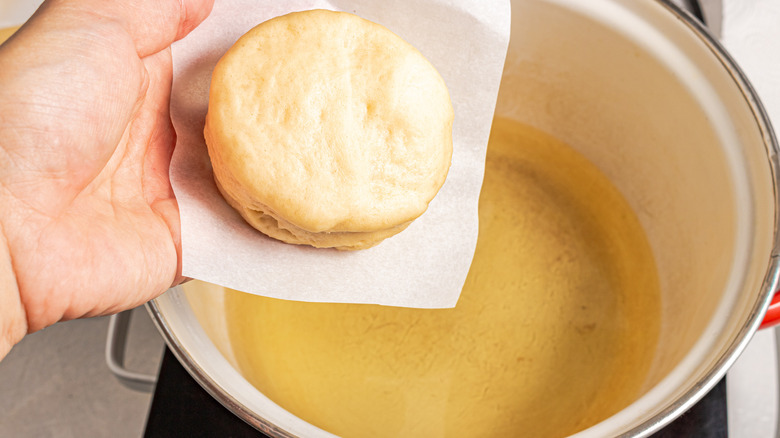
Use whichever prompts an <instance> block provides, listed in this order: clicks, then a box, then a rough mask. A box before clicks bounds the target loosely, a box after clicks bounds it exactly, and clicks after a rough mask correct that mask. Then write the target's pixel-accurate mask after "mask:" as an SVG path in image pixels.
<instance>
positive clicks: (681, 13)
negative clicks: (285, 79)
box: [146, 0, 780, 438]
mask: <svg viewBox="0 0 780 438" xmlns="http://www.w3.org/2000/svg"><path fill="white" fill-rule="evenodd" d="M653 1H655V2H656V3H658V4H660V5H661V6H663V7H664V8H666V9H667V10H668V11H669V12H670V13H671V14H672V15H673V16H674V17H675V18H677V19H678V20H679V21H680V22H681V23H682V24H684V25H685V26H686V27H687V28H688V29H689V30H690V31H691V32H692V33H693V34H694V35H695V36H696V37H698V39H699V40H700V41H701V42H703V43H704V44H705V46H706V47H707V48H708V49H709V50H710V52H711V53H712V54H713V55H714V56H715V57H716V58H717V60H718V61H719V62H720V64H721V65H722V66H723V68H725V70H726V72H727V73H728V74H729V76H730V77H731V79H732V80H733V82H734V84H735V85H736V86H737V87H738V89H739V91H740V93H741V94H742V96H743V98H744V99H745V102H746V103H747V104H748V106H749V108H750V111H751V113H752V114H753V119H754V121H755V122H756V125H757V127H758V129H759V132H760V133H761V138H762V139H763V143H764V147H765V148H766V150H767V159H768V160H769V165H770V172H771V175H772V187H773V191H774V204H775V205H774V207H775V208H774V216H775V220H774V230H773V236H774V237H773V240H774V241H773V244H772V251H771V255H770V259H769V263H768V266H767V273H766V275H765V277H764V281H763V284H762V286H761V291H760V293H759V294H758V295H757V297H756V301H755V303H754V305H753V308H752V309H751V311H750V314H749V317H748V318H747V320H746V322H745V324H744V325H743V326H742V327H741V328H740V329H739V331H738V332H737V333H736V336H735V337H734V339H733V340H732V341H731V344H730V345H728V346H727V347H726V348H725V350H724V352H723V353H722V354H721V356H720V358H719V359H718V360H717V361H716V362H715V363H714V365H713V366H712V367H711V368H710V369H709V370H708V371H707V372H706V373H705V374H704V375H703V376H702V377H701V378H700V379H699V380H698V381H697V382H696V383H695V384H694V385H693V386H692V387H691V388H690V389H689V390H688V391H686V392H685V393H683V394H682V395H680V396H679V397H677V398H676V399H675V400H674V402H673V403H671V404H670V405H669V406H667V407H666V408H664V409H662V410H661V411H660V412H658V413H656V414H654V415H653V416H652V417H651V418H649V419H647V420H645V421H643V422H641V423H639V424H638V425H636V426H634V427H633V428H632V429H631V430H629V431H627V432H625V433H623V434H622V435H620V436H621V437H645V436H648V435H650V434H652V433H654V432H657V431H658V430H659V429H661V428H662V427H664V426H666V425H667V424H669V423H670V422H672V421H673V420H674V419H675V418H677V417H679V416H680V415H682V414H683V413H684V412H686V411H687V410H688V409H690V408H691V407H692V406H693V405H694V404H696V403H697V402H698V401H699V400H700V399H701V398H702V397H704V396H705V395H706V394H707V393H708V392H709V391H710V390H711V389H712V388H713V387H714V386H715V384H717V382H719V381H720V380H721V379H722V378H723V377H724V376H725V375H726V372H727V371H728V369H729V368H730V367H731V366H732V365H733V364H734V362H735V361H736V359H737V358H738V357H739V355H740V354H741V353H742V352H743V351H744V349H745V348H746V346H747V344H748V343H749V342H750V340H751V338H752V335H753V334H754V333H755V332H756V330H757V329H758V327H759V325H760V324H761V321H762V320H763V317H764V315H765V313H766V310H767V308H768V307H769V304H770V302H771V300H772V297H773V296H774V292H775V291H776V290H777V288H778V284H779V283H780V235H779V233H778V231H779V229H780V180H779V179H778V177H779V173H780V158H779V154H780V145H779V144H778V140H777V137H776V135H775V133H774V131H773V129H772V124H771V122H770V120H769V117H768V114H767V112H766V110H765V108H764V106H763V104H762V103H761V100H760V99H759V97H758V95H757V93H756V91H755V89H754V88H753V86H752V85H751V83H750V81H749V80H748V79H747V77H746V75H745V74H744V72H743V71H742V70H741V69H740V68H739V66H738V65H737V63H736V61H735V60H734V59H733V58H732V57H731V55H729V54H728V52H727V51H726V49H725V48H724V47H723V45H722V44H721V43H720V42H719V41H718V40H717V38H715V37H714V36H713V35H712V34H711V33H710V32H709V30H708V29H707V28H706V27H705V26H704V25H703V24H702V23H700V22H699V21H698V20H697V19H696V18H695V17H693V16H692V15H691V14H690V13H688V12H687V11H685V10H683V9H681V8H680V7H678V6H677V5H675V4H674V3H672V2H671V0H653ZM177 288H178V286H177ZM146 307H147V310H148V311H149V314H150V315H151V317H152V320H153V321H154V323H155V325H156V326H157V328H158V331H159V332H160V333H162V335H163V338H164V339H165V342H166V344H167V345H168V347H169V348H170V349H171V351H172V353H173V354H174V356H176V358H177V359H178V360H179V362H180V363H181V364H182V366H183V367H184V368H185V369H186V370H187V372H188V373H189V374H190V375H191V376H192V377H193V378H194V379H195V380H196V381H197V382H198V383H199V384H200V385H201V387H203V388H204V389H205V390H206V391H207V392H208V393H209V394H210V395H211V396H212V397H214V398H215V399H216V400H217V401H218V402H219V403H220V404H222V405H223V406H224V407H225V408H227V409H228V410H230V411H231V412H233V413H234V414H235V415H236V416H237V417H238V418H240V419H241V420H243V421H244V422H246V423H248V424H249V425H251V426H252V427H254V428H256V429H258V430H260V431H262V432H264V433H267V434H270V435H272V436H277V437H281V438H296V437H297V435H294V434H292V433H290V432H288V431H287V430H284V429H282V428H280V427H279V426H277V425H275V424H273V423H272V422H271V421H269V420H267V419H265V418H264V417H262V415H261V414H260V413H258V412H254V411H252V410H251V409H248V408H247V407H246V406H245V405H244V404H242V403H241V402H239V401H238V400H237V399H236V398H235V397H233V396H232V395H230V393H228V392H227V391H225V389H224V388H223V387H222V386H221V385H219V384H218V383H217V382H216V381H215V380H214V379H212V378H211V377H210V376H209V375H208V374H207V373H206V372H205V371H204V370H203V368H202V367H201V366H200V365H199V364H198V363H197V362H196V361H195V360H193V357H192V356H191V355H190V354H189V352H188V351H187V349H186V348H185V347H184V346H183V345H182V343H181V341H180V340H179V338H178V337H177V336H176V335H175V334H174V333H173V331H172V330H171V327H170V325H169V323H168V321H167V319H166V318H165V316H164V315H163V313H162V312H161V310H160V307H159V305H158V303H157V299H155V300H152V301H150V302H148V303H147V304H146ZM301 421H304V420H301ZM586 430H587V429H586ZM582 432H585V430H584V431H582Z"/></svg>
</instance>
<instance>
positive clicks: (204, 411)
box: [144, 348, 728, 438]
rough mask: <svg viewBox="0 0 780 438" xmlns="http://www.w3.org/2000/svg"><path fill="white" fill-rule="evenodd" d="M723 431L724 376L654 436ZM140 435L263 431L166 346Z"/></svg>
mask: <svg viewBox="0 0 780 438" xmlns="http://www.w3.org/2000/svg"><path fill="white" fill-rule="evenodd" d="M727 435H728V429H727V422H726V380H725V379H723V380H722V381H720V383H718V385H717V386H715V388H713V390H712V391H710V393H709V394H707V395H706V396H705V397H704V398H703V399H702V400H701V401H699V403H697V404H696V405H695V406H694V407H693V408H691V410H689V411H688V412H686V413H685V414H683V415H682V416H681V417H680V418H678V419H677V420H676V421H674V422H673V423H672V424H670V425H669V426H667V427H666V428H664V429H663V430H661V431H660V432H658V433H656V434H655V435H653V437H654V438H676V437H699V438H720V437H726V436H727ZM144 436H145V437H146V438H158V437H159V438H176V437H225V438H228V437H230V438H243V437H252V438H258V437H259V438H262V437H266V436H267V435H265V434H263V433H261V432H258V431H257V430H255V429H254V428H252V427H251V426H249V425H248V424H246V423H244V422H243V421H241V420H240V419H239V418H238V417H236V416H235V415H233V414H232V413H231V412H230V411H228V410H227V409H226V408H224V407H223V406H222V405H221V404H219V402H217V401H216V400H215V399H214V398H212V397H211V396H210V395H209V394H208V393H207V392H206V391H205V390H204V389H203V388H201V386H200V385H199V384H198V383H197V382H196V381H195V380H194V379H193V378H192V377H190V375H189V374H188V373H187V371H186V370H185V369H184V368H183V367H182V366H181V364H179V361H178V360H176V358H175V357H174V356H173V354H172V353H171V352H170V350H168V349H167V348H166V349H165V354H164V356H163V361H162V365H161V367H160V375H159V378H158V381H157V387H156V388H155V391H154V398H153V399H152V406H151V408H150V410H149V416H148V418H147V421H146V432H145V435H144Z"/></svg>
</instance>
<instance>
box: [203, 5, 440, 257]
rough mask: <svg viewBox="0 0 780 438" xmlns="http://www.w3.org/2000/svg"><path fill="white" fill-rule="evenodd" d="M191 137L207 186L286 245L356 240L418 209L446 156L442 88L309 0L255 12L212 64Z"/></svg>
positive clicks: (380, 30) (398, 225)
mask: <svg viewBox="0 0 780 438" xmlns="http://www.w3.org/2000/svg"><path fill="white" fill-rule="evenodd" d="M209 93H210V94H209V107H208V115H207V116H206V126H205V130H204V135H205V139H206V144H207V145H208V152H209V156H210V158H211V162H212V166H213V168H214V177H215V180H216V182H217V187H218V188H219V190H220V192H221V193H222V195H223V196H224V198H225V199H226V200H227V202H228V203H229V204H230V205H231V206H232V207H233V208H235V209H236V210H237V211H238V212H239V213H240V214H241V216H243V217H244V219H245V220H246V221H247V222H248V223H249V224H251V225H252V226H253V227H255V228H257V229H258V230H260V231H262V232H263V233H265V234H267V235H268V236H271V237H273V238H275V239H279V240H282V241H284V242H288V243H294V244H308V245H312V246H316V247H335V248H338V249H362V248H368V247H371V246H374V245H376V244H377V243H379V242H381V241H382V240H383V239H385V238H387V237H389V236H392V235H394V234H396V233H399V232H401V231H402V230H403V229H404V228H406V227H407V226H408V225H409V224H410V223H411V222H412V221H413V220H414V219H415V218H417V217H418V216H420V215H421V214H422V213H423V212H424V211H425V210H426V208H427V207H428V203H429V202H430V201H431V200H432V199H433V197H434V196H435V195H436V193H437V192H438V191H439V189H440V188H441V186H442V184H443V183H444V179H445V178H446V176H447V171H448V170H449V166H450V160H451V157H452V119H453V110H452V104H451V102H450V98H449V93H448V91H447V87H446V85H445V84H444V81H443V80H442V78H441V76H439V74H438V72H437V71H436V70H435V69H434V67H433V66H432V65H431V64H430V63H429V62H428V61H427V60H426V59H425V58H424V57H423V56H422V54H420V52H418V51H417V50H416V49H415V48H414V47H412V46H411V45H409V44H408V43H406V42H405V41H403V40H402V39H401V38H399V37H398V36H396V35H395V34H393V33H392V32H390V31H389V30H388V29H386V28H385V27H383V26H380V25H378V24H375V23H372V22H370V21H367V20H364V19H362V18H359V17H357V16H355V15H352V14H348V13H344V12H331V11H324V10H312V11H305V12H296V13H292V14H288V15H285V16H281V17H277V18H274V19H272V20H269V21H266V22H264V23H262V24H260V25H258V26H257V27H255V28H254V29H252V30H250V31H249V32H248V33H246V34H245V35H244V36H242V37H241V38H240V39H239V40H238V41H237V42H236V43H235V44H234V45H233V47H231V48H230V50H228V52H227V53H226V54H225V55H224V56H223V57H222V59H220V61H219V62H218V63H217V66H216V67H215V69H214V72H213V76H212V80H211V89H210V92H209Z"/></svg>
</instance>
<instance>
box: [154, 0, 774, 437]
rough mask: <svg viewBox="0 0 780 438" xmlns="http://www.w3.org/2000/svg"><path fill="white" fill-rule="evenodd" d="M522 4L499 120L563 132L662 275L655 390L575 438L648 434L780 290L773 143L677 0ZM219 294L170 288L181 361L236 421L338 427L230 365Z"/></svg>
mask: <svg viewBox="0 0 780 438" xmlns="http://www.w3.org/2000/svg"><path fill="white" fill-rule="evenodd" d="M512 6H513V8H512V39H511V43H510V48H509V54H508V58H507V62H506V68H505V72H504V77H503V81H502V86H501V93H500V96H499V104H498V107H497V114H498V115H500V116H505V117H510V118H515V119H517V120H519V121H522V122H524V123H527V124H530V125H533V126H535V127H537V128H540V129H542V130H543V131H546V132H548V133H550V134H552V135H554V136H556V137H558V138H560V139H562V140H564V141H565V142H567V143H568V144H570V145H572V146H573V147H574V148H575V149H577V150H578V151H579V152H581V153H582V154H583V155H584V156H586V157H587V158H588V159H590V160H591V161H592V162H593V163H595V164H596V165H597V166H598V167H599V168H600V169H601V170H602V171H603V172H604V173H605V174H606V175H607V176H608V177H609V178H610V179H611V180H612V182H613V183H614V184H615V186H616V187H617V188H618V189H619V190H620V191H621V192H622V193H623V194H624V196H625V197H626V198H627V200H628V201H629V203H630V204H631V206H632V207H633V209H634V210H635V212H636V213H637V216H638V217H639V219H640V222H641V223H642V225H643V227H644V228H645V231H646V232H647V236H648V239H649V241H650V244H651V247H652V249H653V252H654V256H655V258H656V262H657V266H658V271H659V276H660V280H661V288H662V291H661V294H662V315H661V333H660V341H659V345H658V349H657V354H656V356H655V358H654V360H653V363H652V364H651V370H650V375H649V376H648V379H647V383H646V391H645V392H644V393H643V395H642V396H641V397H639V398H638V399H637V400H635V401H634V402H633V403H631V404H630V405H629V406H626V407H625V408H624V409H623V410H621V411H620V412H618V413H617V414H615V415H613V416H612V417H610V418H608V419H606V420H604V421H602V422H601V423H599V424H596V425H594V426H593V427H590V428H589V429H586V430H584V431H582V432H580V433H578V434H577V435H576V436H577V437H591V436H594V437H603V436H617V435H625V436H646V435H649V434H650V433H652V432H654V431H656V430H658V429H659V428H661V427H662V426H664V425H665V424H667V423H669V422H670V421H672V420H673V419H674V418H675V417H677V416H678V415H680V414H681V413H682V412H684V411H685V410H687V409H688V408H689V407H690V406H691V405H692V404H694V403H695V402H696V401H697V400H699V399H700V398H701V397H702V396H703V395H704V394H705V393H706V392H707V391H708V390H709V389H710V388H711V387H712V386H713V385H714V384H715V383H716V382H717V381H718V380H720V378H722V377H723V376H724V374H725V373H726V370H727V369H728V368H729V366H730V365H731V364H732V363H733V362H734V360H735V359H736V358H737V356H738V355H739V354H740V352H741V351H742V350H743V349H744V347H745V345H746V344H747V342H748V341H749V339H750V337H751V335H752V334H753V332H754V331H755V330H756V329H757V328H758V327H759V324H761V321H762V318H763V316H764V314H765V312H766V309H767V306H768V305H769V302H770V300H771V298H772V295H773V292H774V291H775V290H776V288H777V283H778V272H779V270H778V263H777V257H778V255H777V254H778V240H777V239H778V237H777V218H776V217H777V209H778V205H780V203H779V202H778V187H777V175H776V172H777V169H778V158H777V152H778V145H777V141H776V139H775V137H774V135H773V133H772V130H771V127H770V123H769V121H768V119H767V117H766V114H765V113H764V110H763V109H762V107H761V104H760V102H759V100H758V98H757V97H756V95H755V93H754V92H753V90H752V88H751V87H750V84H749V83H748V81H747V80H746V79H745V77H744V75H743V74H742V73H741V72H740V70H739V68H738V67H737V66H736V64H735V63H734V62H733V60H732V59H731V58H730V57H729V55H728V54H727V53H726V52H725V51H724V50H723V48H722V47H721V46H720V45H719V44H718V42H717V41H715V40H714V39H713V38H711V37H710V36H709V34H708V33H707V32H706V31H705V30H704V29H703V28H702V27H701V26H700V25H699V24H698V23H697V22H695V21H694V20H692V19H690V18H689V17H688V16H687V15H685V14H684V13H682V12H680V11H679V10H678V9H677V8H676V7H674V6H672V5H670V4H667V3H665V2H661V1H652V0H643V1H639V0H589V1H587V2H586V1H582V0H516V1H513V2H512ZM219 300H220V298H219V293H217V292H215V293H207V294H200V295H199V298H197V299H195V298H193V296H192V295H191V296H190V298H189V299H188V296H187V295H186V294H185V293H184V291H183V290H182V289H181V288H174V289H172V290H170V291H169V292H168V293H166V294H165V295H163V296H162V297H160V298H158V299H157V300H155V301H153V302H152V303H150V305H149V308H150V310H151V313H152V314H153V316H154V318H155V320H156V322H157V324H158V326H159V328H160V330H161V332H162V333H163V334H164V336H165V337H166V340H167V342H168V345H169V346H170V347H171V349H172V350H173V352H174V353H175V354H176V356H177V357H178V358H179V360H180V361H181V362H182V363H183V364H184V366H185V367H186V368H187V369H188V370H189V371H190V373H191V374H192V375H193V376H194V377H195V378H196V380H198V381H199V382H200V383H201V385H203V386H204V387H205V388H206V389H207V390H208V391H209V392H210V393H211V394H212V395H213V396H214V397H215V398H216V399H217V400H219V401H220V402H221V403H222V404H224V405H225V406H226V407H227V408H228V409H230V410H232V411H233V412H234V413H235V414H236V415H238V416H239V417H241V418H242V419H244V420H245V421H247V422H248V423H250V424H252V425H254V426H255V427H257V428H258V429H260V430H263V431H265V432H266V433H269V434H272V435H275V436H306V437H310V436H329V434H328V433H326V432H324V431H322V430H320V429H318V428H316V427H314V426H312V425H310V424H308V423H306V422H305V421H303V420H301V419H299V418H296V417H294V416H293V415H291V414H290V413H288V412H286V411H284V410H283V409H282V408H280V407H279V406H277V405H275V404H274V403H273V402H272V401H271V400H269V399H267V398H266V397H265V396H264V395H262V394H261V393H260V392H259V391H257V390H256V389H255V388H254V387H252V386H251V385H250V384H249V383H248V382H247V381H246V380H244V378H243V377H242V376H241V375H240V373H239V372H238V371H236V369H235V367H234V366H233V365H231V363H230V361H229V360H228V359H229V357H230V354H231V353H230V351H229V343H228V342H227V341H226V339H225V333H224V332H223V331H220V330H221V329H219V326H220V321H219V318H220V316H219V314H220V312H219V306H220V301H219ZM206 309H208V311H207V310H206ZM223 325H224V324H223ZM204 327H205V328H206V329H207V330H208V332H209V333H207V330H205V329H204ZM214 327H217V328H214ZM212 339H213V341H212Z"/></svg>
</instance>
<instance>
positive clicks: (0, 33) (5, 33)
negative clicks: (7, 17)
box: [0, 26, 20, 44]
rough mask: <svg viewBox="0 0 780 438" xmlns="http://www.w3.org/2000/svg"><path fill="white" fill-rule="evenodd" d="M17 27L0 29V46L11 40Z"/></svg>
mask: <svg viewBox="0 0 780 438" xmlns="http://www.w3.org/2000/svg"><path fill="white" fill-rule="evenodd" d="M19 27H20V26H14V27H6V28H2V29H0V44H3V42H5V40H7V39H8V38H11V35H13V34H14V32H16V30H17V29H19Z"/></svg>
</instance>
